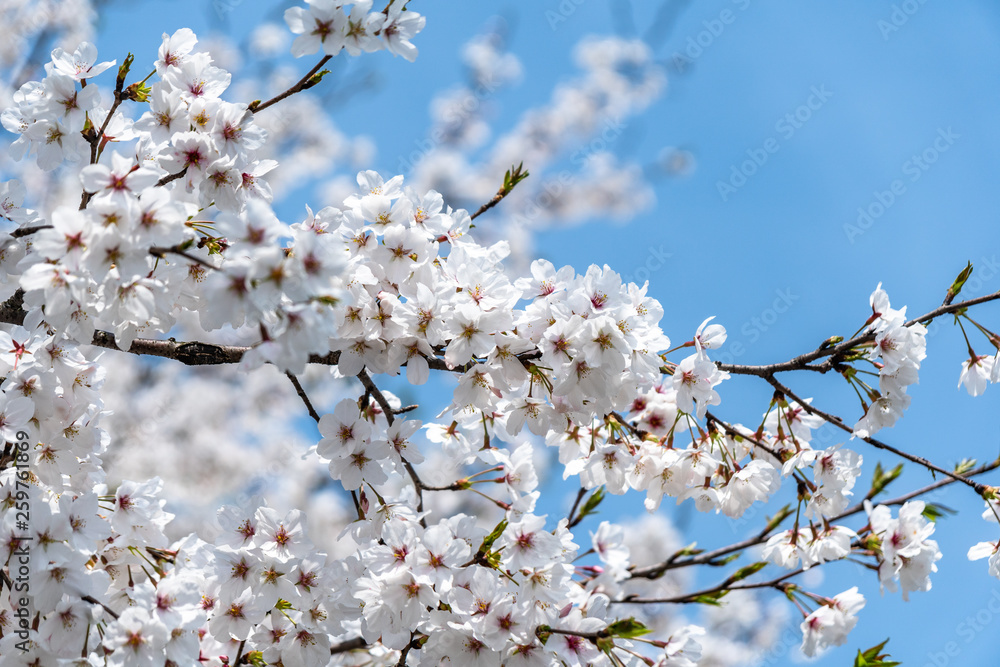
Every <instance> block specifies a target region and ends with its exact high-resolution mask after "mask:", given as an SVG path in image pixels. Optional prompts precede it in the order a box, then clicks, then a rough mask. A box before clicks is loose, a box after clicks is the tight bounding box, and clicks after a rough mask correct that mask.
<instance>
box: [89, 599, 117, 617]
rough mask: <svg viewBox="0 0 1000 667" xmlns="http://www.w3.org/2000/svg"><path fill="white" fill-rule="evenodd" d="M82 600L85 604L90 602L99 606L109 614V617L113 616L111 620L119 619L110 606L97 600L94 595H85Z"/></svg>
mask: <svg viewBox="0 0 1000 667" xmlns="http://www.w3.org/2000/svg"><path fill="white" fill-rule="evenodd" d="M80 599H81V600H83V601H84V602H89V603H90V604H96V605H98V606H99V607H101V608H102V609H103V610H104V611H106V612H108V615H109V616H111V618H114V619H117V618H118V614H116V613H115V610H114V609H112V608H111V607H109V606H108V605H106V604H104V603H103V602H101V601H100V600H98V599H97V598H95V597H93V596H92V595H83V596H81V597H80Z"/></svg>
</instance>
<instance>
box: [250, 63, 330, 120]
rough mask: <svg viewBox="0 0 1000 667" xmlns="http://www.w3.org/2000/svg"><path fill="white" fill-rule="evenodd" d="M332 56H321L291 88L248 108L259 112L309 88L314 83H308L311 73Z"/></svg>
mask: <svg viewBox="0 0 1000 667" xmlns="http://www.w3.org/2000/svg"><path fill="white" fill-rule="evenodd" d="M332 57H333V56H323V58H322V59H321V60H320V61H319V62H318V63H316V66H315V67H313V68H312V69H311V70H309V71H308V72H307V73H306V75H305V76H304V77H302V78H301V79H299V81H298V83H296V84H295V85H293V86H292V87H291V88H289V89H288V90H286V91H285V92H283V93H279V94H277V95H275V96H274V97H272V98H271V99H269V100H268V101H267V102H261V103H259V104H254V103H251V104H250V105H249V107H248V108H249V109H250V111H252V112H253V113H259V112H261V111H263V110H264V109H266V108H268V107H269V106H272V105H274V104H277V103H278V102H280V101H281V100H283V99H285V98H286V97H291V96H292V95H294V94H295V93H297V92H299V91H302V90H306V89H307V88H311V87H312V86H313V85H315V84H311V85H310V84H309V80H310V79H312V78H313V75H315V74H316V72H318V71H319V68H320V67H322V66H323V65H325V64H327V63H328V62H330V59H331V58H332Z"/></svg>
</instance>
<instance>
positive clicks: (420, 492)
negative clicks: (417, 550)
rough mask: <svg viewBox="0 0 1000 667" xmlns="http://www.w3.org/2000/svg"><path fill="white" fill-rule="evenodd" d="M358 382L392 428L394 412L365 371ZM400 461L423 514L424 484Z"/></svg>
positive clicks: (422, 521)
mask: <svg viewBox="0 0 1000 667" xmlns="http://www.w3.org/2000/svg"><path fill="white" fill-rule="evenodd" d="M358 380H360V381H361V385H362V386H363V387H364V388H365V391H367V392H368V393H369V394H371V396H372V398H374V399H375V402H376V403H378V404H379V407H381V408H382V412H383V413H385V419H386V421H387V422H389V426H392V422H393V421H394V420H395V417H394V416H393V413H394V410H393V409H392V406H391V405H389V401H388V400H387V399H386V397H385V394H383V393H382V391H381V390H380V389H379V388H378V387H377V386H375V382H374V381H373V380H372V378H371V376H370V375H368V371H367V369H364V368H362V369H361V372H360V373H358ZM400 459H401V460H402V461H403V467H404V468H406V472H407V474H408V475H409V476H410V479H411V480H413V486H414V487H415V488H416V490H417V512H418V513H420V512H423V511H424V483H423V482H422V481H420V476H419V475H417V471H416V470H415V469H414V468H413V465H412V464H411V463H410V462H409V461H407V460H406V459H405V458H404V457H402V456H400ZM420 523H421V525H424V520H423V518H421V519H420Z"/></svg>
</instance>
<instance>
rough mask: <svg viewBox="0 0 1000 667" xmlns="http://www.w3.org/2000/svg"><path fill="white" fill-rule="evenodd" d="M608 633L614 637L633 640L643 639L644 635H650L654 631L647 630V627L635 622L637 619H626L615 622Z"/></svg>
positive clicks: (608, 628)
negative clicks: (636, 638) (635, 638)
mask: <svg viewBox="0 0 1000 667" xmlns="http://www.w3.org/2000/svg"><path fill="white" fill-rule="evenodd" d="M606 632H607V633H608V634H609V635H611V636H613V637H622V638H623V639H632V638H634V637H641V636H643V635H648V634H649V633H650V632H652V630H650V629H649V628H647V627H646V626H645V625H643V624H642V623H640V622H639V621H637V620H635V618H626V619H624V620H621V621H615V622H614V623H612V624H611V625H609V626H608V627H607V630H606Z"/></svg>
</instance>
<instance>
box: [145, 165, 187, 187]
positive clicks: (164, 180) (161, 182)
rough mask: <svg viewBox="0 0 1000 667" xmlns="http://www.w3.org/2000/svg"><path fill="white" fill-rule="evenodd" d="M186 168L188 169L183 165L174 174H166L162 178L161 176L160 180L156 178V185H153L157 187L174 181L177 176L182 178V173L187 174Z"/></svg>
mask: <svg viewBox="0 0 1000 667" xmlns="http://www.w3.org/2000/svg"><path fill="white" fill-rule="evenodd" d="M187 170H188V168H187V167H184V168H183V169H181V170H180V171H178V172H177V173H176V174H167V175H166V176H164V177H163V178H161V179H160V180H158V181H157V182H156V185H154V186H153V187H157V188H159V187H163V186H164V185H166V184H167V183H169V182H171V181H176V180H177V179H178V178H184V175H185V174H187Z"/></svg>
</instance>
